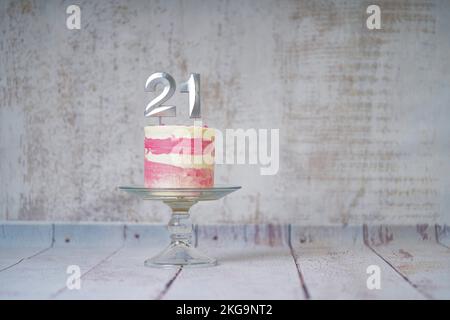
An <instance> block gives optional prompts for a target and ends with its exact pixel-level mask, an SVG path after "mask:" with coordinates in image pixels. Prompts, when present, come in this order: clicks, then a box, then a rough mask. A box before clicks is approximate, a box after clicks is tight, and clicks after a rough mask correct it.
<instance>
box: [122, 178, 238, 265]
mask: <svg viewBox="0 0 450 320" xmlns="http://www.w3.org/2000/svg"><path fill="white" fill-rule="evenodd" d="M240 188H241V187H237V186H214V187H212V188H145V187H135V186H121V187H119V189H120V190H123V191H125V192H128V193H131V194H134V195H137V196H139V197H140V198H141V199H143V200H159V201H162V202H164V203H165V204H166V205H168V206H169V207H170V208H171V209H172V217H171V219H170V221H169V223H168V225H167V229H168V230H169V233H170V238H171V243H170V244H169V246H168V247H167V248H166V249H164V250H163V251H162V252H161V253H159V254H158V255H156V256H155V257H153V258H150V259H147V260H145V262H144V264H145V266H147V267H177V266H178V267H179V266H187V267H200V266H213V265H216V264H217V260H216V259H214V258H210V257H208V256H206V255H205V254H203V253H202V252H200V251H199V250H198V249H196V248H194V247H193V246H192V241H191V239H192V223H191V219H190V216H189V210H190V208H191V207H192V206H193V205H194V204H196V203H197V202H199V201H210V200H218V199H220V198H222V197H224V196H226V195H227V194H229V193H231V192H233V191H236V190H238V189H240Z"/></svg>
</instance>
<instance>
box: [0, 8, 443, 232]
mask: <svg viewBox="0 0 450 320" xmlns="http://www.w3.org/2000/svg"><path fill="white" fill-rule="evenodd" d="M70 4H78V5H80V7H81V10H82V11H81V12H82V13H81V30H68V29H67V28H66V26H65V22H66V17H67V15H66V13H65V9H66V7H67V6H68V5H70ZM369 4H373V3H372V2H369V1H337V0H336V1H263V0H252V1H211V0H208V1H206V0H205V1H169V0H168V1H74V2H71V1H17V0H16V1H5V0H0V157H1V161H0V219H21V220H129V221H164V220H166V219H167V218H168V217H167V213H168V212H169V211H168V209H167V208H165V207H164V205H162V204H159V203H143V202H141V201H139V200H137V199H135V198H132V197H130V196H128V195H126V194H122V193H121V192H119V191H118V190H117V189H116V188H117V186H118V185H121V184H130V183H131V184H140V183H142V181H143V126H144V125H146V124H147V123H155V121H154V120H148V119H145V118H144V117H143V109H144V106H145V105H146V103H147V102H148V101H149V99H150V98H151V95H150V94H149V93H146V92H144V91H143V87H144V82H145V80H146V78H147V76H148V75H149V74H151V73H152V72H154V71H160V70H161V71H166V72H169V73H171V74H172V75H173V76H174V78H175V79H177V81H178V82H180V81H181V80H183V79H185V78H186V76H187V75H188V74H189V72H198V73H200V74H201V76H202V103H203V114H204V117H203V120H204V122H206V123H207V124H208V125H209V126H211V127H216V128H219V129H222V130H224V129H225V128H268V129H270V128H280V139H281V146H280V162H281V163H280V171H279V173H278V175H276V176H260V175H259V168H258V167H257V166H247V165H246V166H242V165H241V166H229V165H222V166H218V168H217V174H216V179H217V181H218V182H222V183H232V184H240V185H242V186H243V189H242V190H241V191H239V192H238V193H235V194H233V195H230V196H229V197H228V198H226V199H225V200H222V201H219V202H215V203H207V204H199V205H198V206H197V207H195V208H194V209H193V213H194V214H193V218H194V220H195V221H196V222H204V223H213V222H274V223H276V222H295V223H302V224H356V223H361V222H367V223H370V222H389V223H416V222H435V221H440V222H447V223H448V222H450V138H449V137H450V90H449V89H450V2H449V1H423V0H420V1H406V0H405V1H376V4H378V5H380V7H381V10H382V30H375V31H370V30H367V29H366V27H365V21H366V18H367V14H366V13H365V11H366V8H367V6H368V5H369ZM172 101H173V102H175V103H176V104H177V105H178V112H179V113H180V116H179V117H178V118H177V119H170V120H166V123H175V122H178V123H190V121H189V120H188V118H187V116H186V110H185V109H186V107H185V106H186V96H185V95H181V94H177V95H176V96H175V97H174V99H173V100H172Z"/></svg>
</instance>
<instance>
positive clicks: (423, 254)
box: [0, 222, 450, 299]
mask: <svg viewBox="0 0 450 320" xmlns="http://www.w3.org/2000/svg"><path fill="white" fill-rule="evenodd" d="M168 241H169V239H168V233H167V231H166V229H165V227H164V226H161V225H149V224H127V225H123V224H83V223H81V224H51V223H9V222H8V223H0V299H449V298H450V228H449V227H446V226H434V225H432V226H431V225H419V226H402V227H400V226H395V227H393V226H360V227H346V228H340V227H301V226H289V225H288V226H278V225H246V226H232V225H230V226H227V225H223V226H195V243H196V245H197V246H198V247H199V248H201V249H202V250H203V251H205V252H206V253H208V254H209V255H211V256H214V257H216V258H218V259H219V265H218V266H216V267H212V268H193V269H190V268H173V269H155V268H147V267H144V264H143V262H144V260H145V259H146V258H148V257H150V256H153V255H154V254H156V253H157V252H158V251H160V250H161V249H162V248H163V247H164V246H165V245H166V244H167V243H168ZM69 265H77V266H79V268H80V272H81V282H80V285H81V288H80V289H79V290H77V289H72V290H69V289H68V287H67V286H66V282H67V279H68V277H69V276H70V274H68V273H67V272H66V271H67V267H68V266H69ZM369 266H375V268H379V271H380V273H379V274H380V278H379V279H380V285H381V288H380V289H372V290H370V289H368V287H367V279H368V277H370V276H371V275H370V274H368V273H367V268H368V267H369Z"/></svg>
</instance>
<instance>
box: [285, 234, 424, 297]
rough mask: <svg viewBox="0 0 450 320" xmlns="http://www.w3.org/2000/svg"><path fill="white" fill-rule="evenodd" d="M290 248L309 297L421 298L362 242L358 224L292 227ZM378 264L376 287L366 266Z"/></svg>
mask: <svg viewBox="0 0 450 320" xmlns="http://www.w3.org/2000/svg"><path fill="white" fill-rule="evenodd" d="M291 244H292V249H293V252H294V255H295V258H296V261H297V263H298V266H299V269H300V272H301V274H302V276H303V279H304V282H305V286H306V287H307V290H308V292H309V294H310V297H311V299H398V298H402V299H422V298H423V296H422V295H421V294H420V293H419V292H417V290H415V289H414V288H413V287H412V286H410V285H409V284H408V283H407V282H406V281H405V280H404V279H403V278H402V277H401V276H400V275H398V274H397V273H396V272H395V271H394V270H392V268H391V267H390V266H389V265H388V264H386V263H385V262H384V261H383V260H382V259H381V258H380V257H378V256H377V255H376V254H374V253H373V252H372V251H371V250H370V248H368V247H367V246H365V244H364V242H363V235H362V228H360V227H346V228H340V227H299V226H298V227H292V233H291ZM371 265H376V266H379V268H380V275H381V278H380V279H381V288H380V290H377V289H372V290H369V289H368V287H367V279H368V277H369V276H370V274H368V273H367V268H368V267H369V266H371Z"/></svg>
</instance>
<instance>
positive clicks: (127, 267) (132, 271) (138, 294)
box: [55, 225, 177, 300]
mask: <svg viewBox="0 0 450 320" xmlns="http://www.w3.org/2000/svg"><path fill="white" fill-rule="evenodd" d="M125 239H126V240H125V244H124V246H123V247H122V248H121V249H120V250H118V251H117V252H115V253H114V255H111V256H110V257H108V259H105V260H104V261H102V263H101V264H99V265H97V266H96V267H95V268H93V269H92V270H91V272H89V273H88V274H86V275H85V276H84V277H82V290H65V291H64V292H62V293H59V294H58V295H56V296H55V298H56V299H143V300H148V299H157V298H158V297H159V296H160V295H161V293H162V292H164V290H165V287H166V285H167V283H169V282H170V280H171V279H172V278H174V277H175V275H176V274H177V269H157V268H156V269H153V268H148V267H145V266H144V261H145V260H146V259H148V258H150V257H152V256H154V255H156V254H157V253H158V252H159V251H161V250H162V249H163V248H164V246H165V245H167V244H168V243H169V241H168V240H169V239H168V236H167V230H166V229H165V227H164V226H155V225H127V226H126V228H125Z"/></svg>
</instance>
